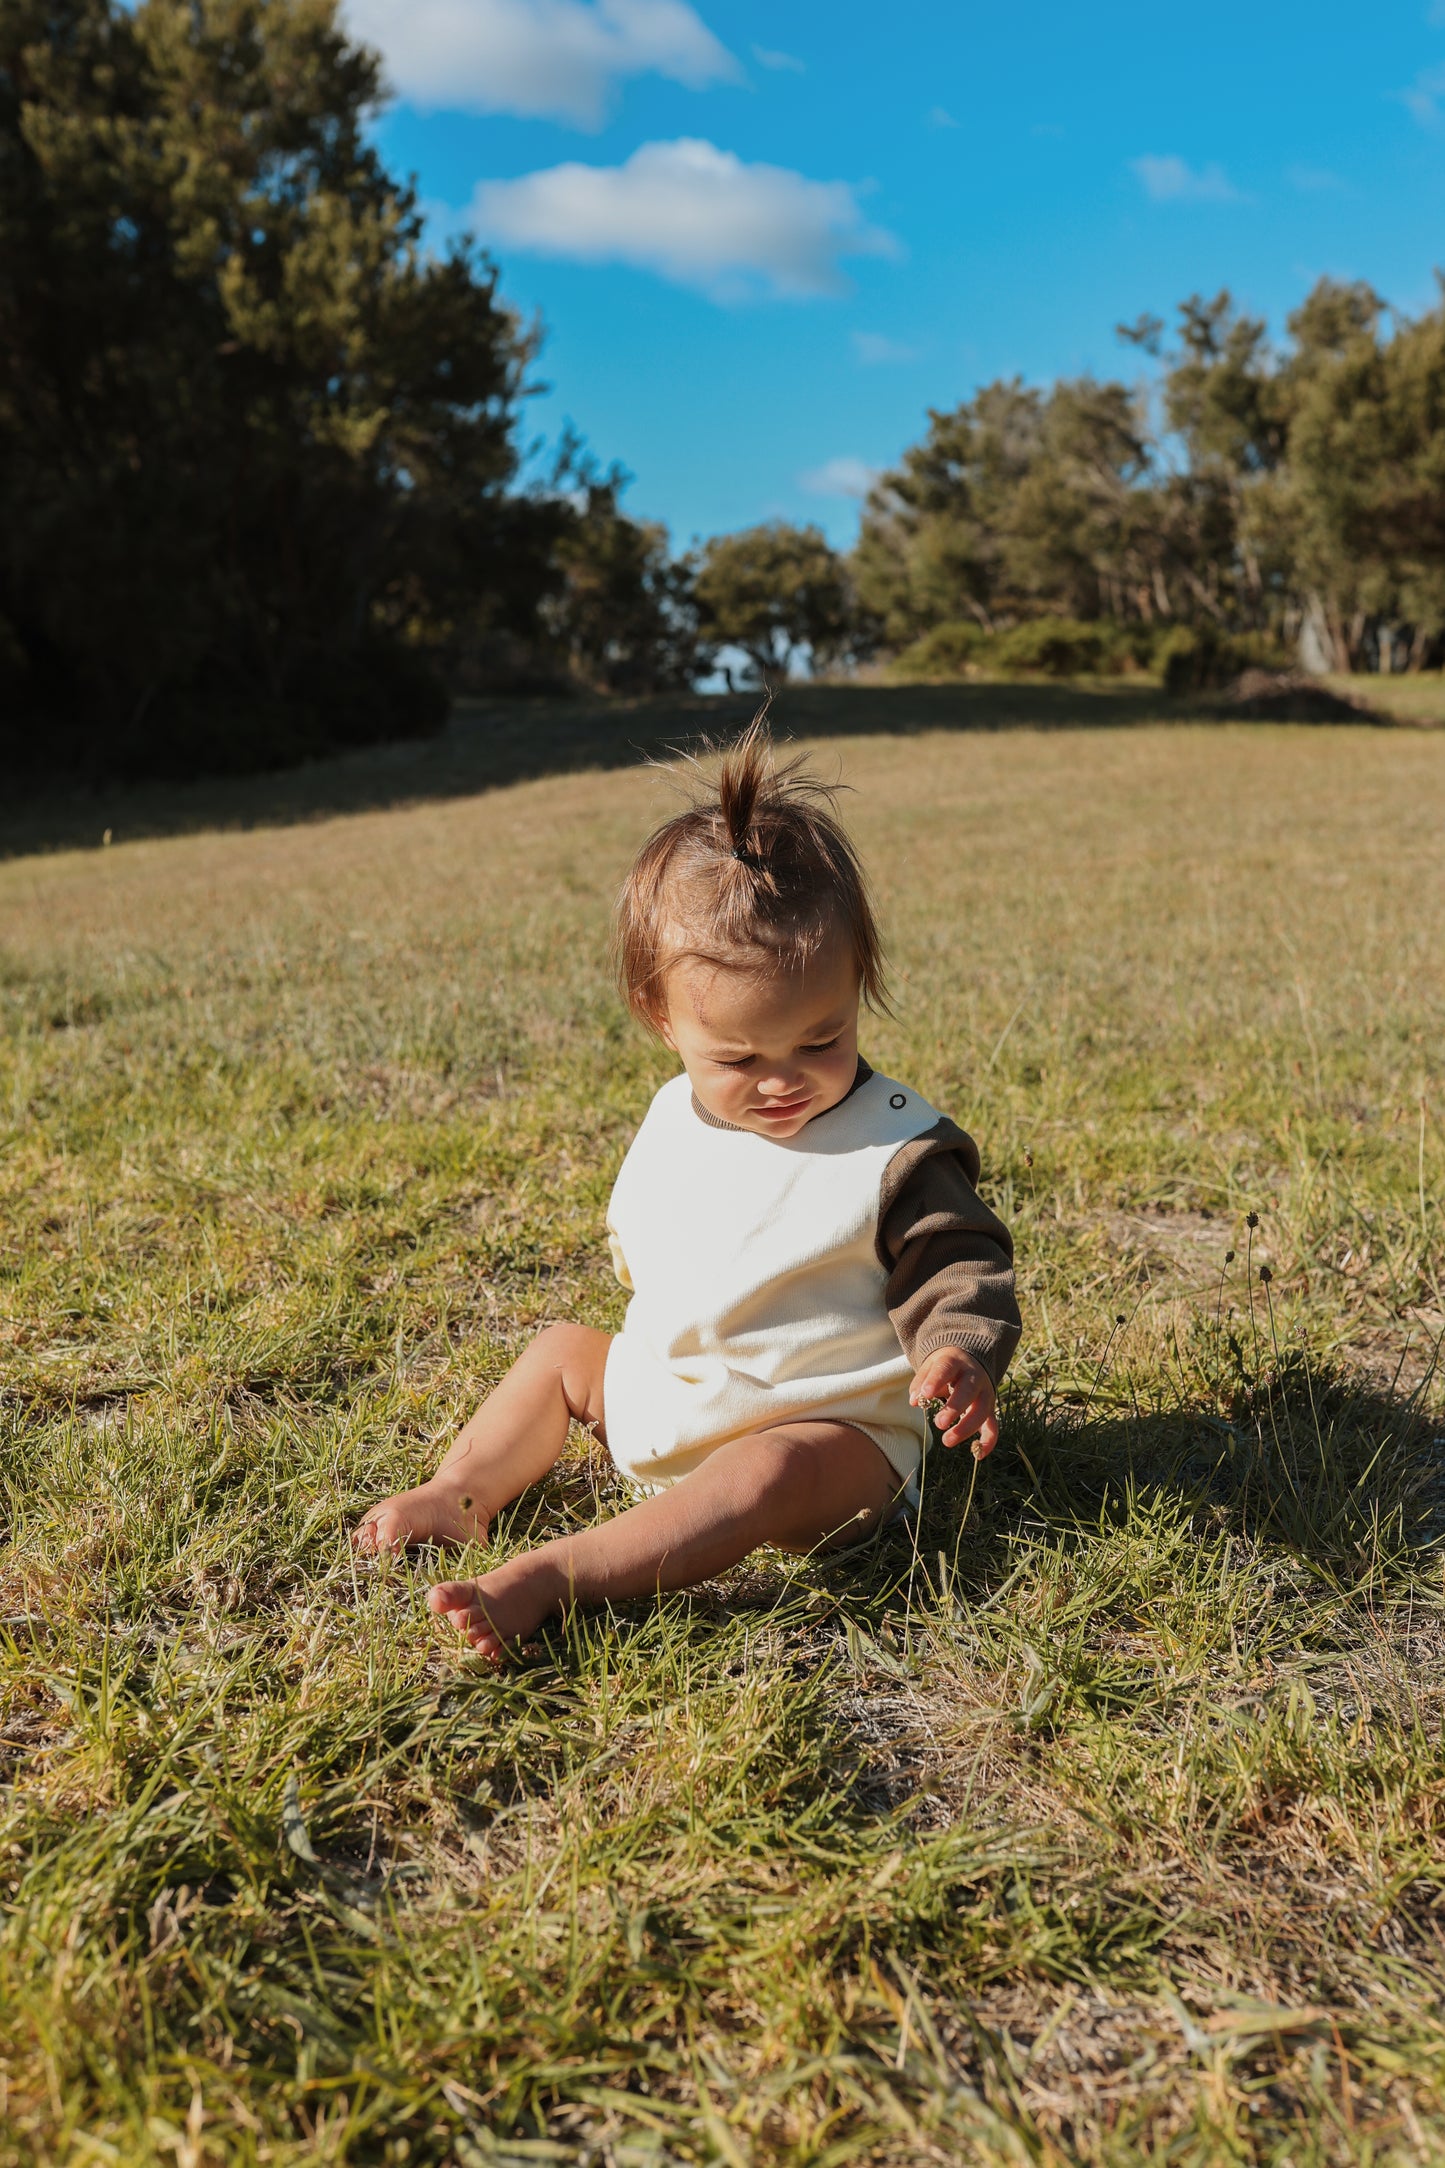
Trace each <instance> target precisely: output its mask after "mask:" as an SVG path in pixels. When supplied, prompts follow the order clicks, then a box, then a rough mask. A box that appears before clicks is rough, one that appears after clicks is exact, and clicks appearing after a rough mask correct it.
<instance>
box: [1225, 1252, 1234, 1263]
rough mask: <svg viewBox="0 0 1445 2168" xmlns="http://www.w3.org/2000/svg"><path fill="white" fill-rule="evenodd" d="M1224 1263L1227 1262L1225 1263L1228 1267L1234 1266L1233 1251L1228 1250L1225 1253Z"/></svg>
mask: <svg viewBox="0 0 1445 2168" xmlns="http://www.w3.org/2000/svg"><path fill="white" fill-rule="evenodd" d="M1224 1262H1225V1263H1226V1264H1227V1265H1232V1264H1233V1263H1234V1252H1233V1250H1226V1251H1225V1253H1224Z"/></svg>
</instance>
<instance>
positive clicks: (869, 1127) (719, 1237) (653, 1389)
mask: <svg viewBox="0 0 1445 2168" xmlns="http://www.w3.org/2000/svg"><path fill="white" fill-rule="evenodd" d="M939 1120H940V1116H939V1113H938V1110H937V1109H936V1108H935V1107H932V1106H930V1105H929V1103H928V1101H927V1100H926V1099H923V1098H920V1096H919V1094H918V1093H917V1092H915V1091H910V1090H908V1089H907V1088H906V1087H905V1086H904V1085H902V1084H898V1083H896V1082H895V1081H894V1080H893V1079H892V1078H891V1077H885V1076H880V1075H878V1074H877V1072H876V1071H875V1072H873V1073H872V1074H870V1075H869V1076H868V1077H867V1080H866V1081H865V1082H864V1083H862V1084H861V1085H859V1086H858V1088H857V1089H855V1090H854V1091H853V1092H852V1093H850V1095H849V1096H848V1098H846V1099H844V1100H843V1101H841V1103H840V1104H839V1105H838V1106H836V1107H832V1108H830V1109H829V1110H828V1112H827V1113H826V1114H819V1115H816V1116H815V1117H814V1118H813V1120H812V1121H810V1122H808V1123H807V1124H806V1125H805V1127H804V1128H803V1129H801V1130H800V1131H799V1132H798V1134H797V1135H796V1136H794V1137H784V1138H778V1139H776V1140H775V1139H773V1138H771V1137H762V1136H757V1135H755V1134H753V1132H751V1131H749V1130H742V1129H731V1128H723V1127H720V1126H717V1125H716V1124H714V1123H712V1122H710V1121H709V1120H707V1119H706V1118H705V1117H704V1116H702V1115H701V1114H700V1113H699V1112H698V1111H697V1109H696V1107H695V1105H694V1102H693V1096H692V1086H691V1084H690V1083H689V1081H688V1079H687V1078H686V1077H685V1076H680V1077H675V1078H674V1079H673V1080H672V1082H671V1083H669V1084H664V1086H663V1087H662V1090H661V1091H660V1092H659V1093H658V1094H657V1096H656V1098H655V1099H654V1100H653V1102H652V1105H651V1107H650V1108H649V1109H648V1112H647V1115H646V1117H645V1119H644V1121H643V1124H642V1127H641V1128H640V1130H639V1131H638V1133H637V1136H636V1137H635V1139H634V1140H633V1143H632V1147H631V1149H630V1150H629V1152H628V1154H627V1157H626V1159H625V1160H624V1161H623V1163H622V1168H621V1171H620V1173H619V1174H618V1177H617V1183H616V1186H615V1188H614V1189H613V1192H612V1199H611V1203H610V1204H609V1206H608V1210H607V1228H608V1235H609V1238H610V1241H611V1246H612V1261H613V1265H614V1267H615V1269H616V1272H617V1276H618V1278H619V1280H620V1281H621V1282H622V1285H623V1286H624V1287H625V1288H627V1289H629V1290H630V1291H631V1295H632V1300H631V1302H630V1303H629V1304H628V1306H627V1316H626V1319H625V1322H624V1324H623V1328H622V1330H621V1332H620V1333H618V1334H617V1335H616V1337H615V1338H614V1340H613V1342H612V1345H611V1347H610V1349H609V1351H608V1356H607V1368H606V1373H605V1377H604V1381H603V1407H604V1411H605V1417H606V1428H607V1442H608V1446H609V1449H610V1451H611V1454H612V1458H613V1460H614V1462H615V1463H616V1465H617V1467H618V1468H619V1469H620V1470H621V1472H622V1473H623V1474H624V1475H626V1476H629V1477H631V1479H632V1480H633V1481H634V1482H635V1483H638V1484H640V1485H642V1486H644V1487H645V1488H648V1489H654V1488H659V1487H661V1486H663V1485H666V1484H669V1483H674V1482H676V1481H677V1480H678V1478H679V1477H681V1476H685V1475H689V1474H690V1473H691V1472H692V1470H693V1469H694V1468H696V1467H698V1466H699V1465H700V1464H701V1463H702V1462H703V1461H704V1460H706V1458H707V1456H708V1455H709V1453H712V1452H715V1451H716V1449H717V1448H718V1446H720V1445H723V1444H725V1443H726V1442H727V1441H728V1440H729V1439H731V1438H740V1437H744V1436H746V1435H747V1434H748V1433H749V1432H751V1431H757V1430H766V1429H771V1428H772V1427H773V1426H775V1425H776V1424H779V1423H787V1422H793V1421H797V1420H799V1419H800V1418H807V1417H810V1416H811V1417H816V1418H823V1417H827V1418H830V1419H832V1420H833V1421H838V1422H847V1423H852V1424H855V1425H856V1426H857V1428H858V1429H860V1430H862V1431H864V1432H866V1434H867V1435H868V1436H869V1437H870V1438H872V1439H873V1441H874V1443H875V1444H876V1445H878V1446H879V1447H880V1448H881V1450H882V1451H883V1452H884V1453H885V1454H886V1455H887V1457H888V1459H889V1460H890V1461H891V1462H892V1464H893V1466H894V1468H895V1469H896V1470H897V1471H898V1476H899V1479H900V1484H901V1485H905V1486H911V1484H912V1481H913V1478H914V1477H915V1476H916V1474H917V1471H918V1467H919V1463H920V1461H921V1459H922V1455H923V1446H924V1442H925V1439H926V1437H927V1417H926V1415H925V1413H924V1411H923V1410H922V1409H921V1408H911V1407H910V1406H909V1404H908V1388H909V1384H910V1382H911V1380H912V1376H913V1365H912V1364H911V1363H910V1361H909V1359H908V1357H907V1355H905V1353H904V1351H903V1348H902V1346H901V1344H900V1342H899V1337H898V1333H897V1331H896V1330H895V1329H894V1325H893V1322H892V1320H891V1318H890V1317H889V1314H888V1310H887V1307H886V1304H885V1300H884V1290H885V1286H886V1283H887V1271H886V1268H885V1265H884V1262H883V1260H882V1259H881V1258H880V1256H879V1254H878V1247H877V1235H878V1218H879V1198H880V1192H881V1187H882V1183H883V1177H884V1174H885V1171H886V1169H887V1167H888V1164H889V1161H890V1160H891V1159H892V1158H893V1156H894V1154H895V1153H896V1152H897V1151H898V1150H899V1148H900V1146H902V1145H904V1144H907V1143H908V1142H909V1141H910V1140H911V1139H913V1138H915V1137H918V1136H920V1135H922V1133H923V1132H924V1131H926V1130H929V1129H931V1128H933V1127H934V1126H935V1125H936V1124H937V1123H938V1122H939Z"/></svg>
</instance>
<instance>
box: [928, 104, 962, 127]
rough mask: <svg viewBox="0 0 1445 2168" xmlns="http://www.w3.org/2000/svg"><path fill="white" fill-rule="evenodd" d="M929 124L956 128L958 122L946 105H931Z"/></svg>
mask: <svg viewBox="0 0 1445 2168" xmlns="http://www.w3.org/2000/svg"><path fill="white" fill-rule="evenodd" d="M928 125H929V127H930V128H956V127H957V126H958V122H957V121H956V120H955V119H954V117H953V115H952V114H951V113H950V112H949V110H948V107H947V106H946V105H931V106H930V107H929V108H928Z"/></svg>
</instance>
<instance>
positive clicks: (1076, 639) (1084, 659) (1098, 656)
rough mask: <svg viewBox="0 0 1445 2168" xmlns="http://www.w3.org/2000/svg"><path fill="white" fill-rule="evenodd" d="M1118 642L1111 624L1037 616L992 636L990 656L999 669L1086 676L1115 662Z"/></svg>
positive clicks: (1070, 618) (1051, 675) (1052, 674)
mask: <svg viewBox="0 0 1445 2168" xmlns="http://www.w3.org/2000/svg"><path fill="white" fill-rule="evenodd" d="M1118 646H1119V642H1118V638H1117V635H1116V634H1115V630H1114V627H1113V626H1112V625H1105V624H1086V623H1085V622H1084V621H1083V620H1082V619H1081V618H1076V617H1035V618H1030V619H1029V620H1028V621H1027V622H1026V623H1025V624H1022V625H1015V626H1013V628H1012V629H1011V630H1010V631H1008V632H1003V633H1000V634H999V635H998V637H997V638H996V639H994V640H991V641H990V642H989V652H988V659H989V661H990V662H991V663H992V664H994V666H995V667H996V668H997V669H1000V670H1006V671H1012V670H1033V671H1038V672H1039V673H1041V675H1043V676H1044V677H1087V676H1089V675H1090V674H1091V673H1093V672H1095V671H1099V670H1105V669H1108V668H1109V667H1110V666H1111V665H1114V664H1116V663H1117V660H1118Z"/></svg>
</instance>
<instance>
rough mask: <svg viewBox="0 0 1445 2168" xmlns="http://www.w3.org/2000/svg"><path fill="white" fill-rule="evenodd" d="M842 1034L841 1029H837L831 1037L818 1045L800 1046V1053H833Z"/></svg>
mask: <svg viewBox="0 0 1445 2168" xmlns="http://www.w3.org/2000/svg"><path fill="white" fill-rule="evenodd" d="M842 1036H843V1034H842V1032H841V1031H835V1032H834V1034H833V1036H832V1038H831V1039H824V1040H822V1041H821V1042H820V1043H819V1044H818V1045H817V1046H802V1047H799V1049H798V1051H799V1053H800V1054H831V1053H832V1051H833V1048H834V1047H835V1046H836V1045H837V1044H838V1041H839V1040H840V1039H841V1038H842Z"/></svg>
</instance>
